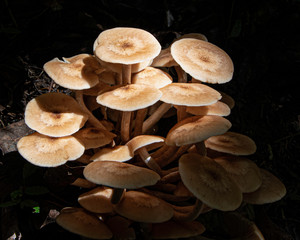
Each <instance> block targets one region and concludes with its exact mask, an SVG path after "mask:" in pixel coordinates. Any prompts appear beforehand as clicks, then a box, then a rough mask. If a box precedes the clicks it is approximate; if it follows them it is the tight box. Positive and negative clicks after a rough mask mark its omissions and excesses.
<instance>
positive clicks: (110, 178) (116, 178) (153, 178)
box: [83, 161, 160, 189]
mask: <svg viewBox="0 0 300 240" xmlns="http://www.w3.org/2000/svg"><path fill="white" fill-rule="evenodd" d="M83 175H84V177H85V178H86V179H87V180H89V181H90V182H93V183H96V184H102V185H105V186H109V187H114V188H128V189H136V188H141V187H144V186H151V185H154V184H156V183H157V181H158V180H159V179H160V176H159V175H158V174H157V173H156V172H154V171H152V170H150V169H147V168H143V167H138V166H135V165H132V164H128V163H124V162H115V161H96V162H92V163H89V164H88V165H87V166H86V167H85V168H84V170H83Z"/></svg>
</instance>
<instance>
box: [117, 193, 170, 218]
mask: <svg viewBox="0 0 300 240" xmlns="http://www.w3.org/2000/svg"><path fill="white" fill-rule="evenodd" d="M115 211H116V212H117V213H118V214H120V215H122V216H123V217H126V218H128V219H131V220H134V221H137V222H147V223H159V222H165V221H168V220H169V219H171V218H172V217H173V214H174V210H173V208H172V207H171V205H169V204H168V203H166V202H165V201H164V200H162V199H160V198H158V197H155V196H153V195H150V194H147V193H143V192H138V191H128V192H126V193H125V195H124V197H123V198H122V200H121V201H120V202H119V203H118V204H117V205H116V206H115Z"/></svg>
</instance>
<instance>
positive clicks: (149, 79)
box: [131, 67, 172, 88]
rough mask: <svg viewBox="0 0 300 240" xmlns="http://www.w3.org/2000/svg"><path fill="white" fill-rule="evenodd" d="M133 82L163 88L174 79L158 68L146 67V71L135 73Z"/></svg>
mask: <svg viewBox="0 0 300 240" xmlns="http://www.w3.org/2000/svg"><path fill="white" fill-rule="evenodd" d="M131 82H132V83H135V84H146V85H151V86H154V87H156V88H162V87H165V86H166V85H168V84H170V83H172V77H171V76H170V75H169V74H168V73H166V72H164V71H162V70H160V69H158V68H154V67H146V68H145V69H144V70H142V71H140V72H138V73H135V74H134V75H133V76H132V79H131Z"/></svg>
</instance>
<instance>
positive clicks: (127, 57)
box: [94, 27, 161, 64]
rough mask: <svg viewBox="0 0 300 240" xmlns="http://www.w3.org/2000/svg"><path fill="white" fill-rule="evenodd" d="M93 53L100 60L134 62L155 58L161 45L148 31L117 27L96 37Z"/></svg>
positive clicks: (123, 62)
mask: <svg viewBox="0 0 300 240" xmlns="http://www.w3.org/2000/svg"><path fill="white" fill-rule="evenodd" d="M96 41H97V42H96V44H95V50H94V53H95V55H96V56H97V57H98V58H100V59H101V60H102V61H105V62H111V63H122V64H134V63H140V62H144V61H147V60H151V59H153V58H155V57H156V56H157V55H158V54H159V52H160V50H161V46H160V43H159V42H158V41H157V39H156V38H155V37H154V36H153V35H152V34H151V33H149V32H147V31H145V30H142V29H138V28H128V27H117V28H112V29H108V30H105V31H103V32H101V33H100V34H99V36H98V38H97V39H96Z"/></svg>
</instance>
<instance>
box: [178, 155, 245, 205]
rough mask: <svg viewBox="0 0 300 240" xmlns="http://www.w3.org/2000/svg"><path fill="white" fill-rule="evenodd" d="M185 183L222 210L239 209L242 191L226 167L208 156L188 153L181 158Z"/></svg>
mask: <svg viewBox="0 0 300 240" xmlns="http://www.w3.org/2000/svg"><path fill="white" fill-rule="evenodd" d="M179 173H180V176H181V179H182V181H183V183H184V185H185V186H186V187H187V188H188V189H189V190H190V191H191V192H192V193H193V194H194V195H195V197H197V198H198V199H200V200H201V201H202V202H203V203H205V204H206V205H208V206H209V207H211V208H214V209H218V210H221V211H231V210H235V209H237V208H238V207H239V206H240V204H241V203H242V192H241V190H240V189H239V187H238V185H237V184H236V183H235V182H234V181H233V180H232V179H231V178H230V177H229V175H228V174H227V172H226V171H225V169H224V168H223V167H222V166H220V165H219V164H217V163H216V162H215V161H213V160H212V159H210V158H208V157H204V156H201V155H200V154H197V153H187V154H184V155H182V156H181V157H180V159H179Z"/></svg>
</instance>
